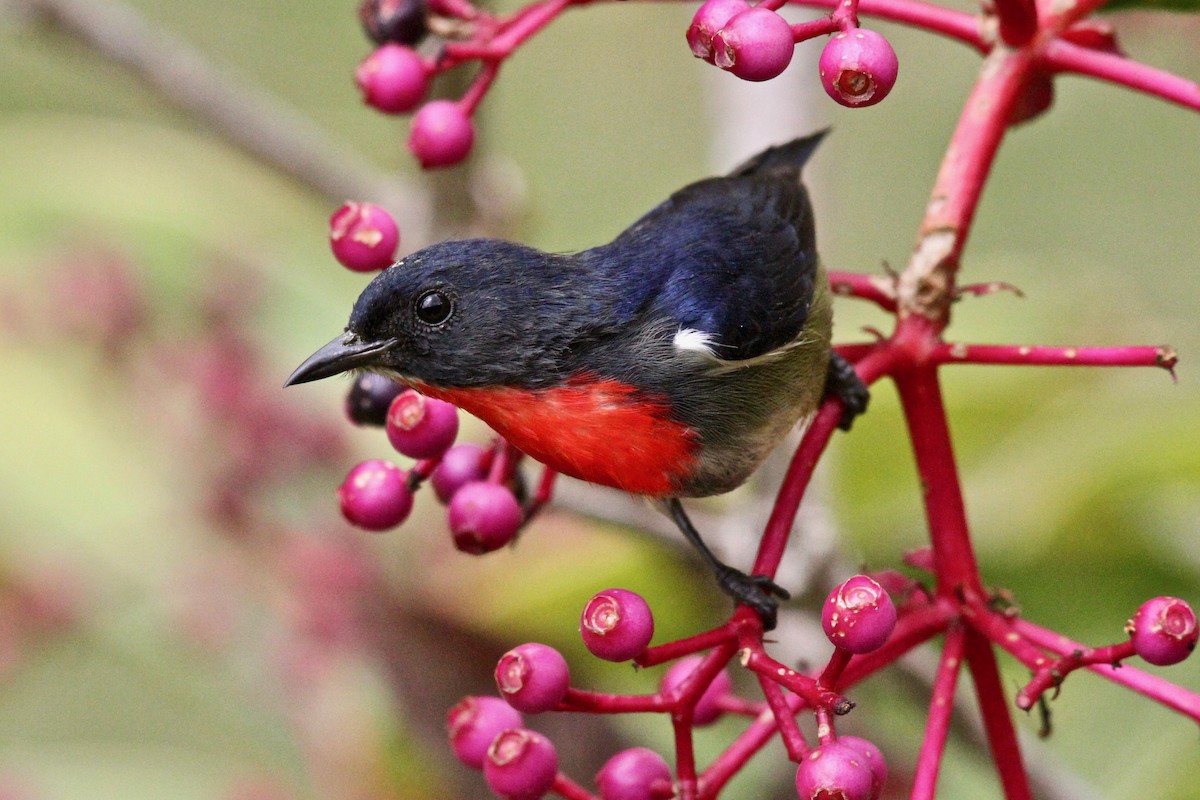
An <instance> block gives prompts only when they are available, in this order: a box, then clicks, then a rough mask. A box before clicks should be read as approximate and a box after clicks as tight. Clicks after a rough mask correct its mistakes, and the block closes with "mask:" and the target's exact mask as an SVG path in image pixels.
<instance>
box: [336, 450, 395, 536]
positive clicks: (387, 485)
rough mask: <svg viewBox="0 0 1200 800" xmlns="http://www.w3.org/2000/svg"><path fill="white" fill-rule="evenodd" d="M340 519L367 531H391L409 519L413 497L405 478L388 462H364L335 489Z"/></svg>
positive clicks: (376, 460) (374, 460) (378, 460)
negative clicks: (340, 511)
mask: <svg viewBox="0 0 1200 800" xmlns="http://www.w3.org/2000/svg"><path fill="white" fill-rule="evenodd" d="M337 496H338V500H339V502H340V503H341V506H342V516H344V517H345V518H346V520H347V521H348V522H349V523H350V524H352V525H357V526H358V527H360V528H365V529H366V530H369V531H383V530H387V529H388V528H394V527H396V526H397V525H399V524H400V523H401V522H403V521H404V520H405V519H407V518H408V514H409V512H410V511H412V507H413V496H412V492H411V491H409V488H408V475H407V474H406V473H405V472H404V471H403V470H401V469H400V468H399V467H397V466H396V465H395V464H393V463H391V462H390V461H383V460H382V459H378V458H374V459H371V460H369V461H364V462H362V463H361V464H359V465H358V466H356V467H355V468H354V469H352V470H350V472H349V473H348V474H347V475H346V479H345V480H344V481H342V485H341V486H339V487H338V489H337Z"/></svg>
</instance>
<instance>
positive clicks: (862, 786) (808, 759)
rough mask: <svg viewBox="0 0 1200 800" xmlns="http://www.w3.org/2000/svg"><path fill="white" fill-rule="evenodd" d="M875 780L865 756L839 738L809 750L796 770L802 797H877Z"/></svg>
mask: <svg viewBox="0 0 1200 800" xmlns="http://www.w3.org/2000/svg"><path fill="white" fill-rule="evenodd" d="M874 784H875V775H874V773H873V772H872V771H871V767H870V766H868V765H867V764H866V763H865V757H864V756H863V755H861V754H860V753H859V751H858V750H856V749H855V748H854V747H848V746H846V745H845V744H843V743H842V742H841V740H838V741H836V742H832V743H830V744H823V745H820V746H819V747H814V748H813V749H812V750H809V751H808V752H807V753H806V754H805V755H804V758H803V759H802V760H801V761H800V767H799V769H797V770H796V792H797V793H799V795H800V798H801V800H876V798H877V797H878V796H879V795H878V794H877V793H875V791H874V788H873V787H874Z"/></svg>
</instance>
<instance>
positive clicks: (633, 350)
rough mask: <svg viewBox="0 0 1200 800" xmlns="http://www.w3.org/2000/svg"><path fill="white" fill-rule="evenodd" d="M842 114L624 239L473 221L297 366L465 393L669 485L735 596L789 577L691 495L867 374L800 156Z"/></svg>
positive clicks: (720, 482)
mask: <svg viewBox="0 0 1200 800" xmlns="http://www.w3.org/2000/svg"><path fill="white" fill-rule="evenodd" d="M825 133H826V131H820V132H817V133H814V134H811V135H809V136H805V137H801V138H798V139H795V140H793V141H791V142H788V143H785V144H780V145H776V146H772V147H769V148H767V149H766V150H764V151H762V152H761V153H759V154H758V155H756V156H754V157H752V158H750V159H749V160H748V161H746V162H745V163H743V164H741V165H740V166H738V167H737V168H735V169H734V170H732V171H731V172H729V173H728V174H726V175H724V176H718V177H711V178H707V179H703V180H699V181H697V182H694V183H691V184H689V185H687V186H685V187H684V188H682V189H679V190H678V191H676V192H675V193H673V194H672V195H671V196H670V197H668V198H667V199H666V200H665V201H663V202H662V203H661V204H659V205H658V206H657V207H655V208H654V209H652V210H651V211H649V212H648V213H646V214H645V215H643V216H642V217H641V218H640V219H638V220H637V221H636V222H634V223H633V224H632V225H631V226H629V227H628V228H627V229H626V230H625V231H623V232H622V233H620V234H619V235H618V236H617V237H616V238H614V239H613V240H612V241H610V242H608V243H607V244H604V245H600V246H598V247H593V248H591V249H587V250H582V251H579V252H574V253H547V252H543V251H541V250H539V249H536V248H533V247H530V246H527V245H523V244H519V243H515V242H510V241H505V240H501V239H491V238H484V239H460V240H450V241H445V242H440V243H437V244H433V245H431V246H429V247H426V248H424V249H421V250H418V251H417V252H415V253H412V254H411V255H407V256H404V257H403V258H401V259H399V260H398V261H396V262H395V263H394V264H392V265H391V266H389V267H388V268H387V269H385V270H383V271H382V272H381V273H380V274H379V275H377V276H376V277H375V278H374V279H373V280H372V281H371V282H370V284H368V286H367V287H366V288H365V289H364V290H363V292H362V294H361V295H360V296H359V298H358V300H357V301H356V302H355V304H354V308H353V311H352V312H351V314H350V319H349V324H348V325H347V326H346V328H345V330H344V331H343V332H342V333H341V334H339V335H338V336H337V337H335V338H334V339H333V341H331V342H330V343H329V344H327V345H325V346H324V347H322V348H320V349H319V350H317V352H315V353H314V354H313V355H312V356H310V357H309V358H308V359H307V360H305V361H304V363H302V364H301V365H300V366H299V367H298V368H297V369H296V370H295V372H293V373H292V375H291V377H290V378H288V381H287V383H286V384H285V385H288V386H290V385H294V384H299V383H304V382H308V381H313V380H318V379H322V378H327V377H330V376H333V375H337V374H339V373H343V372H346V371H349V370H367V371H373V372H378V373H381V374H383V375H386V376H388V377H390V378H393V379H395V380H399V381H401V382H403V383H405V384H407V385H409V386H411V387H413V388H415V389H417V390H418V391H420V392H422V393H423V394H425V395H427V396H430V397H434V398H438V399H441V400H445V401H448V402H450V403H453V404H454V405H456V406H458V407H459V408H461V409H463V410H464V411H466V412H468V413H470V414H472V415H474V416H476V417H478V418H479V419H481V420H483V421H484V422H485V423H487V424H488V425H489V426H490V427H491V428H492V429H493V430H495V431H496V432H497V433H498V434H500V435H501V436H503V437H504V438H505V439H507V440H508V441H509V442H510V443H511V444H512V445H514V446H515V447H516V448H517V449H519V450H521V451H522V452H524V453H525V454H526V455H528V456H531V457H532V458H534V459H536V460H537V461H540V462H542V463H543V464H545V465H547V466H549V467H550V468H552V469H554V470H556V471H558V472H560V473H563V474H565V475H569V476H572V477H575V478H579V479H581V480H584V481H589V482H592V483H596V484H601V485H604V486H610V487H615V488H617V489H621V490H623V491H625V492H629V493H632V494H635V495H644V496H647V497H649V498H652V499H654V500H656V501H659V502H661V503H662V504H663V506H664V507H665V510H666V511H667V513H668V514H669V515H670V517H671V518H672V520H673V521H674V522H675V524H676V525H677V526H678V527H679V529H680V530H681V531H682V533H683V535H684V536H685V537H686V538H687V540H688V541H689V542H691V544H692V545H693V546H694V547H695V548H696V549H697V551H698V552H699V553H700V555H701V556H702V557H703V558H704V560H705V561H706V562H708V564H709V565H710V566H711V568H712V569H713V571H714V573H715V574H716V577H717V582H718V584H719V585H720V586H721V588H722V589H724V590H725V591H726V592H727V593H728V594H730V595H731V596H732V597H733V598H734V599H735V600H736V601H738V602H741V603H745V604H747V605H749V606H750V607H751V608H753V609H754V610H755V611H756V612H758V614H759V616H760V617H761V618H762V620H763V623H764V627H765V628H767V629H770V628H771V627H774V625H775V620H776V612H777V607H778V599H787V597H788V593H787V591H786V590H785V589H784V588H783V587H781V586H779V585H777V584H776V583H774V582H773V581H772V580H770V579H769V578H768V577H767V576H763V575H747V574H746V573H744V572H742V571H740V570H738V569H735V568H733V567H730V566H729V565H727V564H725V563H723V562H722V561H720V560H719V559H718V558H717V557H716V556H715V555H714V554H713V553H712V551H711V550H710V549H709V548H708V547H707V545H706V544H705V543H704V541H703V539H702V537H701V536H700V534H699V532H698V531H697V530H696V528H695V526H694V525H692V523H691V521H690V520H689V519H688V517H687V514H686V512H685V510H684V508H683V505H682V503H681V501H680V498H693V497H705V496H710V495H718V494H722V493H725V492H728V491H731V490H733V489H735V488H736V487H738V486H740V485H741V484H742V483H744V482H745V481H746V480H747V478H748V477H749V476H750V475H751V473H753V472H754V470H755V469H756V468H757V467H758V466H759V464H760V463H761V462H762V461H763V459H764V458H765V457H766V456H767V454H768V453H769V452H770V451H771V449H772V448H773V447H774V446H775V445H776V444H777V443H778V442H779V440H780V439H782V438H783V437H784V436H785V435H786V434H787V433H788V432H789V431H790V430H791V429H792V428H793V427H795V426H796V425H797V423H798V422H799V421H800V420H801V419H803V418H806V417H809V416H811V415H812V414H813V412H814V411H815V410H816V409H817V407H818V406H819V405H820V403H821V402H822V400H823V399H824V398H825V397H826V396H829V395H832V396H835V397H837V398H838V399H840V400H841V402H842V417H841V420H840V426H841V427H842V428H844V429H847V430H848V429H849V427H850V424H851V423H852V421H853V419H854V418H855V416H856V415H858V414H860V413H862V412H863V411H865V410H866V407H867V402H868V400H869V392H868V390H867V388H866V386H865V385H864V384H863V383H862V382H861V381H860V380H859V379H858V376H857V375H856V373H855V372H854V369H853V367H852V366H851V365H850V364H849V363H847V362H846V361H845V360H844V359H842V358H841V357H840V356H839V355H838V354H837V353H836V352H835V351H834V350H833V349H832V347H831V344H830V335H831V326H832V307H831V292H830V288H829V281H828V277H827V275H826V273H825V270H824V269H823V267H822V265H821V262H820V259H819V257H818V254H817V249H816V236H815V223H814V219H813V208H812V203H811V201H810V199H809V195H808V192H807V190H806V189H805V187H804V185H803V183H802V182H801V177H800V176H801V170H802V168H803V167H804V165H805V163H806V162H807V161H808V160H809V158H810V156H811V155H812V153H813V152H814V150H815V149H816V148H817V145H818V144H819V143H820V141H821V140H822V138H823V137H824V136H825Z"/></svg>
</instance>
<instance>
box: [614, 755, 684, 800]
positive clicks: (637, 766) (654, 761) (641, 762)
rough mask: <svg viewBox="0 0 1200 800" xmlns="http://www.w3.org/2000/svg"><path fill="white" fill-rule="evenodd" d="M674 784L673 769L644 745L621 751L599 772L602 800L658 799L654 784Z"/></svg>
mask: <svg viewBox="0 0 1200 800" xmlns="http://www.w3.org/2000/svg"><path fill="white" fill-rule="evenodd" d="M670 783H671V768H670V767H669V766H668V765H667V762H666V761H665V760H664V759H663V757H662V756H660V755H659V754H658V753H656V752H654V751H653V750H650V749H648V748H645V747H632V748H630V749H628V750H622V751H621V752H619V753H617V754H616V755H615V756H613V757H612V758H610V759H609V760H608V761H607V762H605V764H604V766H603V767H601V768H600V772H598V773H597V774H596V788H597V789H599V790H600V797H601V800H659V798H662V797H663V795H662V794H660V793H657V792H655V791H654V789H655V785H656V784H658V785H659V786H662V787H666V786H670Z"/></svg>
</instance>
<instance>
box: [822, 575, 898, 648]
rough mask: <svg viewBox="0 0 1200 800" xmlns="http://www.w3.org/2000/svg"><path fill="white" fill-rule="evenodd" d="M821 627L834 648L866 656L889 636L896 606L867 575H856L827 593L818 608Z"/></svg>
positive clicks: (893, 625) (894, 620)
mask: <svg viewBox="0 0 1200 800" xmlns="http://www.w3.org/2000/svg"><path fill="white" fill-rule="evenodd" d="M821 626H822V627H823V628H824V629H825V635H826V636H828V637H829V641H831V642H833V644H834V646H836V647H839V648H841V649H842V650H847V651H849V652H851V653H869V652H871V651H872V650H877V649H879V648H880V647H882V646H883V643H884V642H886V641H887V639H888V637H889V636H891V635H892V629H893V628H895V627H896V606H895V605H893V604H892V598H891V597H890V596H888V593H887V592H885V591H884V590H883V587H882V586H880V585H879V584H878V583H876V582H875V581H874V580H872V579H871V578H868V577H867V576H866V575H855V576H854V577H853V578H850V579H849V580H848V581H846V582H845V583H843V584H842V585H841V586H839V587H837V588H836V589H834V590H833V591H832V592H830V594H829V597H828V598H826V600H825V606H824V608H822V609H821Z"/></svg>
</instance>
